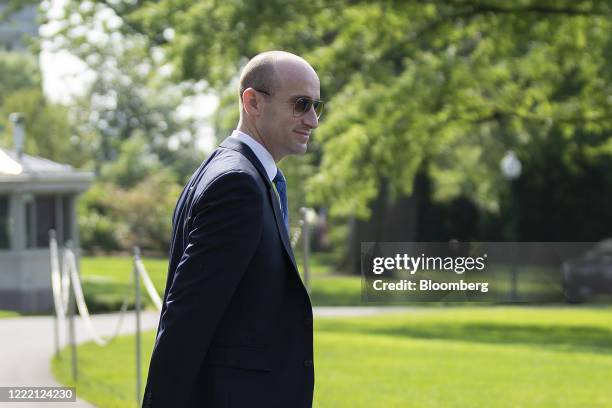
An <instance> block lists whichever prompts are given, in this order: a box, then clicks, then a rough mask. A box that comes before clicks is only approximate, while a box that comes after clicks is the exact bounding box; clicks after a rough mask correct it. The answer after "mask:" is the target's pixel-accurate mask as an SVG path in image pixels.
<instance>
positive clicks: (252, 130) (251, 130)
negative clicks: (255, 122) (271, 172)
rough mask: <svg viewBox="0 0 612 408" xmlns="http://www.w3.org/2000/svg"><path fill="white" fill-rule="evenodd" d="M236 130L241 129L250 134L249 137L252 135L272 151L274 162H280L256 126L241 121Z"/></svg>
mask: <svg viewBox="0 0 612 408" xmlns="http://www.w3.org/2000/svg"><path fill="white" fill-rule="evenodd" d="M236 130H239V131H240V132H242V133H244V134H246V135H248V136H249V137H251V139H253V140H255V141H256V142H257V143H259V144H260V145H262V146H263V147H264V148H265V149H266V150H267V151H268V152H269V153H270V155H271V156H272V158H274V162H275V163H278V162H279V161H278V160H276V157H274V153H273V152H272V151H271V150H270V148H269V147H268V145H267V144H266V141H265V140H264V139H263V137H262V136H261V135H260V134H259V132H257V130H256V129H255V128H254V127H251V126H249V125H248V124H246V123H243V122H242V121H240V122H239V123H238V127H237V128H236Z"/></svg>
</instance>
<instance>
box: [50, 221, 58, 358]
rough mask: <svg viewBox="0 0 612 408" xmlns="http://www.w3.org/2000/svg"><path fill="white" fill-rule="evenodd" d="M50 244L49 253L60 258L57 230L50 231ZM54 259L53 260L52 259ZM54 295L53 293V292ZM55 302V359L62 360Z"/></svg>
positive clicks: (52, 266)
mask: <svg viewBox="0 0 612 408" xmlns="http://www.w3.org/2000/svg"><path fill="white" fill-rule="evenodd" d="M49 242H53V243H54V244H53V246H50V247H49V251H55V253H56V255H58V256H59V253H58V251H57V238H56V234H55V230H53V229H52V230H49ZM51 256H53V254H51ZM52 259H53V258H52ZM54 267H55V265H51V285H53V268H54ZM51 290H52V291H53V290H54V289H53V287H52V288H51ZM52 293H53V292H52ZM53 296H55V293H53ZM55 304H56V303H55V302H53V310H54V313H53V338H54V340H55V344H54V346H55V357H56V358H60V338H59V318H58V317H57V313H58V310H57V308H56V307H55Z"/></svg>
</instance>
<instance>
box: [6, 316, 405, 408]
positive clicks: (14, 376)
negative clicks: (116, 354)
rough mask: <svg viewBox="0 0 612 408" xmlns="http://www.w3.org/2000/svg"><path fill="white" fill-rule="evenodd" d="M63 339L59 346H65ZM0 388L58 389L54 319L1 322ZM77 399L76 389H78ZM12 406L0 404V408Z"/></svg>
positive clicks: (83, 334) (79, 332) (82, 406)
mask: <svg viewBox="0 0 612 408" xmlns="http://www.w3.org/2000/svg"><path fill="white" fill-rule="evenodd" d="M406 310H410V308H407V307H315V308H314V314H315V316H316V317H334V316H347V317H348V316H366V315H373V314H380V313H388V312H400V311H406ZM117 318H118V314H116V313H112V314H103V315H95V316H93V324H94V327H95V328H96V330H97V332H98V334H100V335H102V336H109V335H111V334H112V332H113V331H114V330H115V325H116V324H117ZM158 318H159V314H158V313H157V312H148V311H147V312H144V313H143V314H142V323H141V325H142V329H143V330H152V329H155V328H156V327H157V322H158ZM135 324H136V323H135V317H134V313H128V314H127V315H126V318H125V320H124V322H123V325H122V329H121V334H129V333H133V332H134V328H135ZM76 337H77V342H78V343H82V342H85V341H89V340H91V339H92V338H91V335H90V334H89V333H88V332H87V330H86V329H85V326H84V324H83V322H82V320H81V319H80V318H77V319H76ZM63 339H64V337H63V336H62V344H65V341H64V340H63ZM0 344H1V347H0V386H2V387H10V386H15V387H17V386H58V385H59V384H58V383H57V381H55V379H54V378H53V376H52V374H51V358H52V357H53V353H54V340H53V318H52V317H50V316H31V317H29V316H28V317H10V318H3V319H0ZM77 395H78V389H77ZM15 405H17V406H18V408H33V407H41V408H48V407H50V405H49V404H48V403H25V402H22V403H18V404H12V406H15ZM51 405H52V406H53V407H55V408H59V407H62V408H63V407H66V408H94V407H93V405H91V404H89V403H87V402H85V401H82V400H77V402H71V403H59V402H57V403H53V404H51ZM5 406H6V407H8V406H11V404H10V403H2V402H0V408H2V407H5Z"/></svg>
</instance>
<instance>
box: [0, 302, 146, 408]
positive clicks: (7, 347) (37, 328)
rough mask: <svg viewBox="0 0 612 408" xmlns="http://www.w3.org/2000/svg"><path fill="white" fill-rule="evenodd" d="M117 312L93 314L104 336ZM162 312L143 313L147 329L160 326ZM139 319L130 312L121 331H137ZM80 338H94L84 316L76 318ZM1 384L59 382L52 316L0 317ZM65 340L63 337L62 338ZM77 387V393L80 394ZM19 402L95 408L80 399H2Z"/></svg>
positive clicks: (27, 407)
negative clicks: (53, 362) (53, 365)
mask: <svg viewBox="0 0 612 408" xmlns="http://www.w3.org/2000/svg"><path fill="white" fill-rule="evenodd" d="M117 316H118V315H117V314H106V315H96V316H93V324H94V327H95V328H96V330H97V332H98V333H99V334H100V335H102V336H108V335H110V334H111V333H112V332H113V331H114V330H115V325H116V324H117ZM157 319H158V314H157V313H152V312H144V313H143V314H142V328H143V330H150V329H154V328H156V327H157ZM135 325H136V321H135V318H134V313H128V314H127V315H126V317H125V320H124V322H123V325H122V329H121V333H122V334H128V333H133V332H134V327H135ZM75 331H76V338H77V342H79V343H82V342H84V341H89V340H91V336H90V335H89V333H88V332H87V331H86V329H85V326H84V324H83V322H82V320H81V319H80V318H77V319H76V330H75ZM0 339H1V340H0V342H1V343H0V344H1V345H2V346H1V347H0V386H2V387H11V386H15V387H17V386H59V384H58V383H57V381H55V379H54V378H53V376H52V375H51V358H52V357H53V353H54V340H53V318H52V317H50V316H31V317H30V316H28V317H10V318H4V319H0ZM62 344H64V343H63V340H62ZM78 391H79V390H78V389H77V396H78ZM5 406H6V407H8V406H17V407H18V408H31V407H41V408H45V407H46V408H49V407H50V406H53V407H56V408H57V407H66V408H85V407H87V408H93V405H91V404H89V403H87V402H85V401H82V400H77V402H65V403H60V402H55V403H52V404H51V405H49V403H46V402H45V403H40V402H37V403H27V402H20V403H18V404H15V403H2V402H0V407H5Z"/></svg>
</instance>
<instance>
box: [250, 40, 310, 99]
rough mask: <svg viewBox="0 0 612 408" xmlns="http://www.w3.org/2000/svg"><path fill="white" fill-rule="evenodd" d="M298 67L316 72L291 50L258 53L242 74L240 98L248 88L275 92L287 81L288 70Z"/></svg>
mask: <svg viewBox="0 0 612 408" xmlns="http://www.w3.org/2000/svg"><path fill="white" fill-rule="evenodd" d="M296 68H298V69H299V68H302V69H306V70H309V71H311V72H312V73H313V74H315V71H314V69H313V68H312V67H311V66H310V64H309V63H308V62H307V61H306V60H305V59H304V58H302V57H300V56H297V55H295V54H292V53H290V52H286V51H267V52H262V53H261V54H257V55H256V56H254V57H253V58H251V60H250V61H249V62H248V63H247V64H246V66H245V67H244V68H243V69H242V73H241V74H240V99H242V93H243V92H244V90H245V89H247V88H253V89H257V90H261V91H265V92H268V93H270V94H274V93H275V92H276V91H277V90H278V89H279V88H282V86H283V82H284V81H286V75H285V73H286V71H287V70H292V69H296ZM315 75H316V74H315Z"/></svg>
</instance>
